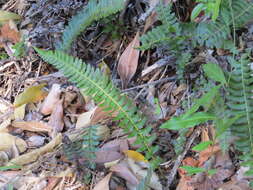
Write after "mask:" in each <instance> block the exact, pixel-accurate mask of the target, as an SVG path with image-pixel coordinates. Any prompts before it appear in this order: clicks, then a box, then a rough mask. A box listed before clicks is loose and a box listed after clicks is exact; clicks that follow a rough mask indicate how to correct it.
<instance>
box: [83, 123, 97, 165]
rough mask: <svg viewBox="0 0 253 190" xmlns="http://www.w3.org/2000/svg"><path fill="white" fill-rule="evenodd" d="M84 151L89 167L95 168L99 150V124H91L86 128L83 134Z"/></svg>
mask: <svg viewBox="0 0 253 190" xmlns="http://www.w3.org/2000/svg"><path fill="white" fill-rule="evenodd" d="M82 144H83V147H82V152H83V153H84V157H85V158H86V159H87V160H88V164H89V168H92V169H94V168H95V162H94V160H95V158H96V152H97V151H98V148H97V145H98V144H99V136H98V135H97V126H95V125H94V126H89V127H87V128H86V129H85V135H84V136H83V143H82Z"/></svg>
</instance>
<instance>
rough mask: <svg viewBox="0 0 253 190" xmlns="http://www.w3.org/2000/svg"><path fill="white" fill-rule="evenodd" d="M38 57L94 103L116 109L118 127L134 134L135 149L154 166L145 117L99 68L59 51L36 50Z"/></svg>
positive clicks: (153, 151) (112, 109)
mask: <svg viewBox="0 0 253 190" xmlns="http://www.w3.org/2000/svg"><path fill="white" fill-rule="evenodd" d="M36 51H37V52H38V53H39V54H40V56H41V57H42V58H43V59H44V60H45V61H46V62H48V63H50V64H52V65H54V66H55V67H56V68H57V69H59V70H60V71H62V72H63V74H64V75H65V76H66V77H68V78H69V80H70V81H71V82H73V83H76V85H77V87H79V88H80V89H81V91H82V92H83V93H85V94H87V95H89V96H92V97H93V99H94V101H95V102H96V103H99V105H100V106H102V107H103V108H104V109H105V110H108V111H109V110H110V111H116V112H118V115H117V116H116V118H115V119H116V120H120V124H119V125H120V126H122V127H123V129H124V130H125V132H127V133H129V136H130V137H133V136H136V137H137V140H136V142H135V143H136V144H139V145H141V147H140V148H139V149H138V151H141V152H145V153H146V158H147V159H151V160H153V161H154V162H153V163H154V165H155V164H157V159H155V158H154V153H155V152H156V151H157V150H158V147H157V146H150V144H151V143H152V142H153V140H154V139H155V138H156V137H155V136H154V135H150V136H149V134H150V131H151V130H152V129H151V126H147V127H145V128H144V127H143V126H144V125H145V123H146V119H145V118H144V117H143V115H142V114H141V113H140V112H138V110H137V107H136V106H134V104H133V103H132V102H131V101H130V100H129V99H128V98H127V97H126V96H124V95H121V93H120V91H119V90H118V89H117V88H116V87H114V85H113V84H112V82H111V81H110V79H109V78H108V77H107V76H105V75H103V74H102V72H101V71H100V70H99V69H94V68H93V67H92V66H90V65H88V64H85V63H83V62H82V61H81V60H80V59H77V58H74V57H72V56H69V55H67V54H65V53H63V52H60V51H55V52H53V51H43V50H39V49H36Z"/></svg>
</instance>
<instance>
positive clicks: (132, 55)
mask: <svg viewBox="0 0 253 190" xmlns="http://www.w3.org/2000/svg"><path fill="white" fill-rule="evenodd" d="M139 46H140V41H139V32H137V33H136V35H135V37H134V39H133V41H132V42H131V43H130V44H129V45H128V46H127V48H126V49H125V51H124V52H123V53H122V55H121V56H120V59H119V64H118V68H117V70H118V73H119V76H120V78H121V81H122V87H123V88H125V87H126V86H127V85H128V83H129V82H130V80H131V79H132V77H133V76H134V74H135V72H136V69H137V66H138V60H139V55H140V50H138V49H135V48H137V47H139Z"/></svg>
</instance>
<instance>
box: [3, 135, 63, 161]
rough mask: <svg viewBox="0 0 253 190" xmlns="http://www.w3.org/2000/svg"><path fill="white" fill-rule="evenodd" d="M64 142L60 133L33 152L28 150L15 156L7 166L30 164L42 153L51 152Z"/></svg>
mask: <svg viewBox="0 0 253 190" xmlns="http://www.w3.org/2000/svg"><path fill="white" fill-rule="evenodd" d="M61 142H62V134H61V133H59V134H58V135H57V136H56V137H55V138H54V139H52V140H51V141H50V142H49V143H48V144H46V145H45V146H43V147H41V148H38V149H35V150H33V151H31V152H28V153H26V154H23V155H21V156H19V157H17V158H14V159H12V160H10V161H9V162H8V164H7V166H12V165H18V166H23V165H25V164H29V163H31V162H34V161H36V160H37V159H38V157H40V156H41V155H43V154H45V153H48V152H51V151H53V150H54V148H56V147H57V146H59V145H60V144H61Z"/></svg>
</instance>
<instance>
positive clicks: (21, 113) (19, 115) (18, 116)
mask: <svg viewBox="0 0 253 190" xmlns="http://www.w3.org/2000/svg"><path fill="white" fill-rule="evenodd" d="M25 107H26V104H23V105H22V106H19V107H17V108H15V110H14V119H15V120H23V119H24V117H25Z"/></svg>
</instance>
